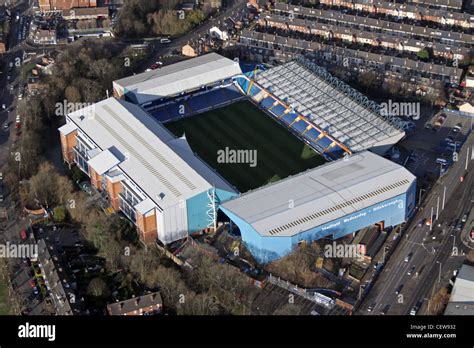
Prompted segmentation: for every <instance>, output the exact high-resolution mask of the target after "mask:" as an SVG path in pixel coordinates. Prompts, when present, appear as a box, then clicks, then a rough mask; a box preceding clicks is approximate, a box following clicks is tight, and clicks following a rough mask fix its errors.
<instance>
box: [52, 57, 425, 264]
mask: <svg viewBox="0 0 474 348" xmlns="http://www.w3.org/2000/svg"><path fill="white" fill-rule="evenodd" d="M242 67H244V65H242V66H241V65H240V64H239V62H238V61H234V60H230V59H228V58H225V57H222V56H220V55H218V54H216V53H210V54H206V55H203V56H199V57H196V58H192V59H189V60H185V61H182V62H179V63H176V64H173V65H169V66H166V67H162V68H159V69H157V70H153V71H148V72H145V73H143V74H137V75H134V76H130V77H127V78H124V79H121V80H117V81H114V83H113V88H114V97H112V98H109V99H106V100H103V101H101V102H99V103H97V104H95V105H92V106H90V107H87V108H85V109H82V110H79V111H76V112H74V113H71V114H68V115H67V117H66V121H67V123H66V124H65V125H64V126H62V127H61V128H60V129H59V131H60V136H61V144H62V151H63V157H64V160H65V161H66V162H67V163H69V164H70V165H73V164H75V165H77V166H78V167H79V168H80V169H81V170H82V171H84V173H86V174H87V175H88V176H89V177H90V178H91V182H92V184H93V185H94V186H95V187H96V188H97V189H98V190H100V191H102V192H104V194H106V195H107V196H108V197H109V200H110V203H111V206H112V208H113V209H114V210H116V211H121V212H122V213H124V214H125V215H126V216H127V217H128V218H129V219H130V220H131V221H132V222H134V223H135V225H136V226H137V230H138V232H139V235H140V239H141V240H142V241H143V242H144V243H152V242H155V241H156V240H159V241H160V242H162V243H163V244H169V243H171V242H173V241H176V240H179V239H182V238H185V237H186V236H187V235H188V234H190V233H193V232H196V231H199V230H203V229H206V228H212V227H214V228H215V226H216V224H217V220H218V219H221V218H224V219H229V220H230V221H231V222H232V224H233V225H235V226H237V227H238V232H239V233H240V236H241V238H242V242H243V244H244V245H245V246H246V247H247V248H248V250H249V251H250V252H251V253H252V255H253V256H254V257H255V259H256V260H257V261H259V262H261V263H266V262H269V261H272V260H275V259H277V258H280V257H282V256H284V255H286V254H288V253H290V252H291V251H292V250H293V249H294V248H295V246H296V245H297V244H298V243H300V242H302V241H314V240H318V239H320V238H325V237H331V238H340V237H342V236H344V235H347V234H349V233H354V232H356V231H358V230H360V229H361V228H364V227H367V226H369V225H371V224H374V223H382V224H383V225H384V226H393V225H397V224H400V223H401V222H403V221H406V219H407V218H408V217H409V216H410V214H411V213H412V212H413V209H414V203H415V189H416V179H415V177H414V176H413V175H412V174H410V173H409V172H408V171H407V170H406V169H405V168H403V167H401V166H399V165H398V164H395V163H392V162H391V161H389V160H387V159H385V158H383V157H381V155H383V154H384V153H385V152H386V151H388V150H389V149H390V148H391V147H392V146H393V145H394V144H396V143H397V142H398V141H399V140H401V139H402V138H403V137H404V135H405V134H404V132H403V130H402V129H401V127H400V124H399V121H398V119H397V118H395V117H391V116H383V115H381V113H380V112H379V111H380V107H379V106H378V105H377V104H376V103H374V102H372V101H370V100H369V99H367V98H366V97H365V96H363V95H362V94H360V93H359V92H357V91H355V90H354V89H352V88H351V87H349V86H348V85H347V84H345V83H343V82H341V81H339V80H338V79H336V78H334V77H333V76H331V75H330V74H328V73H327V72H326V71H325V70H324V69H322V68H320V67H318V66H316V65H314V64H312V63H311V62H310V61H308V60H306V59H304V58H300V59H296V60H293V61H290V62H288V63H285V64H283V65H280V66H277V67H273V68H268V69H266V68H264V67H257V68H252V69H246V66H245V68H242ZM246 70H248V71H246ZM224 148H225V149H235V150H248V151H255V153H256V154H257V157H258V159H257V158H256V163H255V164H256V165H254V166H252V165H249V163H245V162H244V163H227V162H225V161H224V162H222V161H219V160H218V158H217V152H219V151H220V150H222V149H224Z"/></svg>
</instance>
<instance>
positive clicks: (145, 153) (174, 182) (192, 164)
mask: <svg viewBox="0 0 474 348" xmlns="http://www.w3.org/2000/svg"><path fill="white" fill-rule="evenodd" d="M68 119H69V120H70V121H72V122H70V123H74V124H75V125H76V127H77V128H79V129H80V130H81V131H82V132H83V133H84V134H86V135H87V137H88V138H89V139H90V140H92V141H93V142H94V143H95V144H96V145H97V146H98V147H99V148H100V149H101V150H103V151H102V152H101V153H100V154H97V155H96V156H95V157H93V158H92V159H90V160H89V164H91V165H92V166H93V168H95V169H96V170H99V171H102V172H106V171H108V170H110V169H112V168H113V167H114V166H115V165H117V166H118V167H119V168H120V169H121V170H122V171H123V172H124V173H125V174H126V175H127V176H128V177H130V179H131V180H133V181H134V182H135V184H136V185H138V186H139V188H140V189H141V190H142V191H144V192H145V193H146V194H147V195H148V197H149V198H150V199H151V200H153V201H154V202H155V203H156V205H158V206H159V207H161V208H162V209H164V208H165V207H167V206H172V205H175V204H177V203H179V202H180V201H182V200H186V199H188V198H191V197H193V196H195V195H196V194H199V193H201V192H204V191H205V190H208V189H209V188H211V187H217V188H222V189H224V190H227V191H230V192H236V190H235V189H233V188H232V187H231V186H230V185H229V184H228V183H227V182H226V181H225V180H224V179H222V178H221V177H220V176H218V175H217V174H216V173H215V172H214V171H213V170H212V169H210V168H209V167H208V166H207V165H206V164H205V163H204V162H203V161H201V160H200V159H199V158H198V157H196V156H195V155H194V154H193V152H192V150H191V148H190V147H189V145H187V142H186V140H185V139H184V138H178V139H176V138H174V136H173V135H171V133H169V132H168V131H167V130H166V129H165V128H163V126H162V125H160V124H159V123H158V122H156V121H155V120H154V119H152V118H151V116H149V115H148V114H147V113H146V112H145V111H143V110H142V109H141V108H140V107H139V106H137V105H134V104H132V103H128V102H125V101H123V100H117V99H115V98H109V99H106V100H103V101H101V102H99V103H97V104H94V105H92V106H89V107H86V108H84V109H81V110H79V111H76V112H74V113H71V114H69V115H68ZM63 127H64V128H65V129H67V130H68V131H69V130H70V129H71V125H70V124H69V123H68V124H66V125H65V126H63ZM63 127H61V128H60V131H62V128H63ZM99 174H100V173H99Z"/></svg>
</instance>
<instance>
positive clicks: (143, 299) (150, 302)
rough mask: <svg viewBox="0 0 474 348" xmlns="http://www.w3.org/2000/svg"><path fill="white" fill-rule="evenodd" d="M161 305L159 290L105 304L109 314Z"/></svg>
mask: <svg viewBox="0 0 474 348" xmlns="http://www.w3.org/2000/svg"><path fill="white" fill-rule="evenodd" d="M156 305H160V306H161V305H162V300H161V294H160V292H159V291H157V292H153V293H150V294H146V295H143V296H140V297H135V298H130V299H128V300H125V301H121V302H116V303H111V304H108V305H107V309H108V311H109V314H110V315H124V314H127V313H130V312H133V311H136V310H140V309H144V308H147V307H150V306H156Z"/></svg>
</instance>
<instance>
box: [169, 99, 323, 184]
mask: <svg viewBox="0 0 474 348" xmlns="http://www.w3.org/2000/svg"><path fill="white" fill-rule="evenodd" d="M165 126H166V127H167V128H168V129H169V130H170V131H171V132H173V133H174V134H175V135H176V136H182V135H183V133H184V134H185V135H186V139H187V140H188V143H189V145H190V146H191V148H192V149H193V151H194V152H196V153H197V154H198V155H199V157H201V158H202V159H203V160H204V161H205V162H207V163H208V164H209V165H210V166H211V167H212V168H214V169H216V170H217V172H218V173H219V174H221V175H222V176H223V177H224V178H225V179H226V180H227V181H228V182H230V183H231V184H232V185H234V186H235V187H236V188H237V189H238V190H239V191H240V192H246V191H248V190H250V189H255V188H258V187H260V186H263V185H265V184H267V183H270V182H274V181H278V180H280V179H283V178H285V177H287V176H290V175H294V174H297V173H300V172H302V171H304V170H306V169H309V168H314V167H317V166H319V165H321V164H323V163H325V162H326V160H325V159H324V158H323V157H322V156H320V155H319V154H317V153H316V152H315V151H314V150H313V149H311V148H310V147H309V146H308V145H306V144H305V143H303V142H302V141H301V140H299V139H298V138H296V137H295V136H294V135H293V134H291V133H290V131H289V130H288V129H285V128H284V127H283V126H282V125H280V124H278V123H277V122H276V121H274V120H272V119H271V117H270V116H268V115H266V114H265V113H264V112H263V111H261V110H260V109H259V108H258V107H256V106H255V105H253V104H252V103H251V102H249V101H240V102H237V103H234V104H231V105H228V106H226V107H223V108H220V109H216V110H212V111H208V112H205V113H203V114H200V115H197V116H193V117H189V118H185V119H182V120H179V121H175V122H171V123H167V124H166V125H165ZM226 147H227V148H228V149H234V150H256V154H257V161H256V166H255V167H251V166H250V165H249V164H248V163H218V151H219V150H221V151H222V150H224V149H225V148H226Z"/></svg>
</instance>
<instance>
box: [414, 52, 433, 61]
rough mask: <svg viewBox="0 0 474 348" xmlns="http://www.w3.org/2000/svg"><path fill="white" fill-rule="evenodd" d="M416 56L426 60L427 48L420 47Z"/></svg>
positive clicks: (427, 55) (428, 55) (427, 56)
mask: <svg viewBox="0 0 474 348" xmlns="http://www.w3.org/2000/svg"><path fill="white" fill-rule="evenodd" d="M416 55H417V56H418V58H420V59H421V60H428V59H429V58H430V54H429V52H428V50H427V49H422V50H421V51H419V52H418V53H417V54H416Z"/></svg>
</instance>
